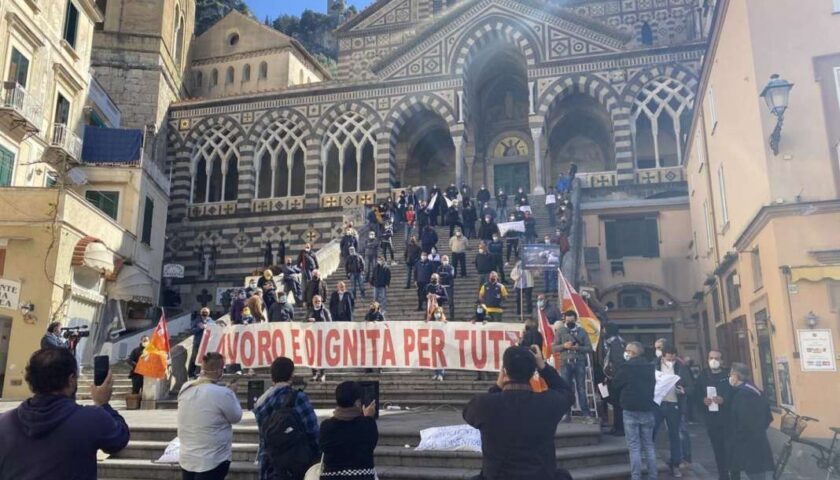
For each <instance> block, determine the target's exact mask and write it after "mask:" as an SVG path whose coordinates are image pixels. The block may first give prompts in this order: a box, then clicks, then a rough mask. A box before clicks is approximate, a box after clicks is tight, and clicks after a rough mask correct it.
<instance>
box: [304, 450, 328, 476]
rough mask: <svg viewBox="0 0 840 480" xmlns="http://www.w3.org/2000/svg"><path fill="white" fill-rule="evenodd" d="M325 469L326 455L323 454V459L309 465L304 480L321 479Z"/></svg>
mask: <svg viewBox="0 0 840 480" xmlns="http://www.w3.org/2000/svg"><path fill="white" fill-rule="evenodd" d="M323 469H324V455H323V454H321V461H320V462H318V463H316V464H315V465H312V466H311V467H309V470H307V471H306V475H304V476H303V480H321V471H322V470H323Z"/></svg>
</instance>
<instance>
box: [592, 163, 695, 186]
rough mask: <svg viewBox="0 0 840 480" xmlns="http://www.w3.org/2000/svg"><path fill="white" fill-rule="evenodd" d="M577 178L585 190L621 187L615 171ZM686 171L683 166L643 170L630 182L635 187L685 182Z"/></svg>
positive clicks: (594, 173) (638, 171)
mask: <svg viewBox="0 0 840 480" xmlns="http://www.w3.org/2000/svg"><path fill="white" fill-rule="evenodd" d="M577 178H579V179H580V181H581V186H582V187H583V188H584V189H591V188H613V187H617V186H618V185H619V182H618V174H617V172H615V171H608V172H584V173H578V174H577ZM685 181H686V177H685V170H684V168H683V167H682V166H675V167H660V168H643V169H638V170H636V171H635V172H634V173H633V180H632V181H631V182H628V183H630V184H635V185H653V184H664V183H680V182H685Z"/></svg>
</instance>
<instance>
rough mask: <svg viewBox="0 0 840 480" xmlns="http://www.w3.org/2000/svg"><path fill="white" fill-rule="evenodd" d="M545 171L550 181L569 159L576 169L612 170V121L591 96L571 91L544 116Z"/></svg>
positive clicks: (613, 149) (554, 178) (564, 169)
mask: <svg viewBox="0 0 840 480" xmlns="http://www.w3.org/2000/svg"><path fill="white" fill-rule="evenodd" d="M546 133H547V136H548V155H547V158H546V163H547V165H546V175H547V177H548V184H549V185H553V184H554V182H555V181H556V180H557V177H558V176H559V175H560V174H561V173H565V172H568V171H569V167H570V166H571V164H572V163H575V164H577V166H578V171H579V172H603V171H610V170H615V167H616V166H615V146H614V142H613V131H612V121H611V119H610V114H609V112H607V110H606V109H605V108H604V107H603V106H602V105H601V104H600V103H598V101H597V100H595V99H594V98H592V97H590V96H588V95H585V94H582V93H574V94H571V95H568V96H565V97H564V98H562V99H560V100H559V101H558V102H557V103H556V104H555V105H554V106H553V109H552V110H551V115H550V117H549V118H547V119H546Z"/></svg>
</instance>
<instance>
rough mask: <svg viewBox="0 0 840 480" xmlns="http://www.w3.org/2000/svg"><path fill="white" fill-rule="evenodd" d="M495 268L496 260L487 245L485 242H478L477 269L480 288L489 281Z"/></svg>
mask: <svg viewBox="0 0 840 480" xmlns="http://www.w3.org/2000/svg"><path fill="white" fill-rule="evenodd" d="M495 268H496V260H495V259H494V258H493V255H490V252H488V251H487V246H486V245H484V243H480V244H478V253H477V254H476V255H475V271H476V272H478V288H481V287H483V286H484V284H485V283H487V278H488V277H489V276H490V272H492V271H493V269H495Z"/></svg>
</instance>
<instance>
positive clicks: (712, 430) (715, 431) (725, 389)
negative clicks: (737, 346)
mask: <svg viewBox="0 0 840 480" xmlns="http://www.w3.org/2000/svg"><path fill="white" fill-rule="evenodd" d="M707 365H708V368H704V369H703V371H702V372H700V377H698V379H697V389H698V391H699V393H700V394H702V395H703V396H704V398H703V404H704V405H705V406H706V408H704V409H703V410H704V416H705V420H706V431H707V432H708V434H709V441H710V442H711V444H712V450H713V451H714V454H715V464H716V465H717V471H718V480H730V479H733V478H738V477H737V476H735V475H733V474H732V473H731V472H730V470H729V466H728V463H727V459H726V445H727V442H728V439H729V405H730V403H731V401H732V394H733V393H734V389H733V388H732V385H730V384H729V369H728V368H726V367H724V366H723V354H722V353H721V352H720V350H709V356H708V360H707ZM709 387H714V389H715V395H714V396H708V395H707V392H708V391H709ZM713 404H714V405H715V406H714V407H712V405H713ZM710 407H711V408H710Z"/></svg>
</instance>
